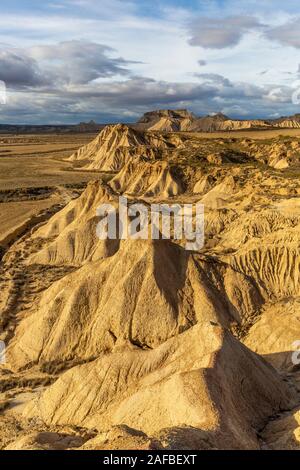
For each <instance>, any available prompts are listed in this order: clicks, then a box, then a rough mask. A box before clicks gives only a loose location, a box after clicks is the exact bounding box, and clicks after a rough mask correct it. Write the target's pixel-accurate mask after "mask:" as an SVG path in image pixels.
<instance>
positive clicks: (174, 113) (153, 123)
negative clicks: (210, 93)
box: [136, 109, 300, 132]
mask: <svg viewBox="0 0 300 470" xmlns="http://www.w3.org/2000/svg"><path fill="white" fill-rule="evenodd" d="M136 126H137V127H138V128H141V129H143V130H152V131H163V132H179V131H185V132H217V131H235V130H242V129H245V130H247V129H249V130H254V129H259V130H261V129H276V128H282V129H294V128H295V129H296V128H300V114H295V115H293V116H287V117H281V118H279V119H273V120H272V119H271V120H270V119H269V120H263V119H247V120H241V119H231V118H230V117H228V116H225V115H224V114H222V113H216V114H213V115H208V116H203V117H197V116H195V115H194V114H193V113H190V112H189V111H188V110H186V109H179V110H168V109H167V110H158V111H151V112H147V113H145V114H144V115H143V117H142V118H141V119H140V120H139V121H138V122H137V124H136Z"/></svg>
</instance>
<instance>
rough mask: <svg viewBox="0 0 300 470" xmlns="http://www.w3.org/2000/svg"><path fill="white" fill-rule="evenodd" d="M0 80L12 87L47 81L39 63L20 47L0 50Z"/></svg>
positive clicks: (38, 84) (36, 84)
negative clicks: (19, 48)
mask: <svg viewBox="0 0 300 470" xmlns="http://www.w3.org/2000/svg"><path fill="white" fill-rule="evenodd" d="M0 80H2V81H3V82H5V84H6V85H7V86H10V87H15V86H41V85H44V84H46V82H47V80H46V77H44V76H43V73H42V72H41V70H40V69H39V66H38V63H37V62H36V61H35V60H34V59H33V58H31V57H29V56H27V55H26V53H25V52H24V51H22V50H18V49H15V50H14V49H12V50H4V51H0Z"/></svg>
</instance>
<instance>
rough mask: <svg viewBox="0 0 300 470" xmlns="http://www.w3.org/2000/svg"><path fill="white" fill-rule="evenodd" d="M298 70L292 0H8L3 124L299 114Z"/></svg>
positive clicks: (299, 11)
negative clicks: (186, 112)
mask: <svg viewBox="0 0 300 470" xmlns="http://www.w3.org/2000/svg"><path fill="white" fill-rule="evenodd" d="M299 64H300V5H299V2H298V1H295V0H290V1H286V2H282V1H278V0H264V1H258V0H248V1H243V0H240V1H238V0H226V1H225V0H184V1H183V0H164V1H163V0H152V1H146V0H139V1H136V0H122V1H121V0H98V1H96V0H62V1H58V0H50V1H49V0H48V1H44V2H40V1H36V0H27V1H26V0H25V1H24V0H22V1H21V0H9V1H8V0H2V2H1V15H0V80H2V81H3V82H5V84H6V88H7V102H6V104H5V105H3V104H2V105H1V104H0V122H2V123H4V122H8V123H16V122H19V123H49V122H53V123H64V122H65V123H76V122H79V121H82V120H88V119H95V120H97V121H99V122H116V121H134V120H135V119H136V118H137V117H138V116H140V115H141V114H142V113H143V112H145V111H147V110H151V109H155V108H182V107H186V108H188V109H190V110H192V111H193V112H195V113H196V114H198V115H205V114H210V113H214V112H219V111H221V112H223V113H225V114H228V115H230V116H232V117H236V118H248V117H251V118H253V117H266V118H268V117H277V116H280V115H287V114H293V113H295V112H299V111H300V110H299V106H298V105H296V104H293V102H292V95H293V93H294V92H295V90H296V89H298V88H299V87H300V74H299V72H300V68H299ZM0 101H1V100H0Z"/></svg>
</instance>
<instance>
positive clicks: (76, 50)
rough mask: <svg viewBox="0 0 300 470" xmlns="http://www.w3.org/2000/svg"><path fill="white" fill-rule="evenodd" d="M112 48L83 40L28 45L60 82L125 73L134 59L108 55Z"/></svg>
mask: <svg viewBox="0 0 300 470" xmlns="http://www.w3.org/2000/svg"><path fill="white" fill-rule="evenodd" d="M113 52H114V50H113V49H112V48H110V47H108V46H106V45H103V44H97V43H94V42H85V41H78V40H73V41H65V42H61V43H59V44H57V45H43V46H36V47H32V48H31V49H30V51H29V54H30V55H31V56H32V57H34V58H35V59H36V60H38V61H39V64H40V65H42V66H44V67H45V69H47V67H51V73H52V74H53V73H54V74H55V75H56V77H57V79H58V80H59V81H60V82H64V83H89V82H91V81H92V80H96V79H98V78H109V77H113V76H116V75H128V74H129V73H130V72H129V70H128V65H130V64H131V63H134V62H130V61H126V60H125V59H123V58H121V57H118V58H112V57H110V56H109V54H112V53H113Z"/></svg>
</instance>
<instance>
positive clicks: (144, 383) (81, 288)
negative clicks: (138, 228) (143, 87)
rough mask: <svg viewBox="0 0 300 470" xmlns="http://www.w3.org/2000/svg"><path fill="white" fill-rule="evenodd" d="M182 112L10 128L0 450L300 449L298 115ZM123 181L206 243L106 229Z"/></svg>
mask: <svg viewBox="0 0 300 470" xmlns="http://www.w3.org/2000/svg"><path fill="white" fill-rule="evenodd" d="M176 119H177V120H178V119H179V120H180V118H176ZM216 119H218V118H217V117H216ZM170 123H171V124H170ZM176 123H177V121H176ZM142 124H143V123H142ZM173 124H174V122H173V121H172V116H168V122H167V123H166V120H165V118H163V119H162V120H161V121H160V120H158V121H157V122H156V123H155V128H154V129H151V128H150V127H149V126H143V125H141V124H138V125H134V126H127V125H112V126H107V127H105V128H104V129H103V130H101V131H100V133H99V134H95V133H93V134H88V133H69V134H62V133H61V134H44V135H43V134H37V135H8V134H7V135H1V136H0V209H1V211H0V249H1V253H0V256H1V265H0V309H1V313H0V340H2V341H3V342H4V343H5V345H6V351H5V352H6V354H5V356H6V357H5V363H4V364H3V365H1V366H0V447H1V448H2V449H40V450H43V449H50V450H52V449H75V448H76V449H82V450H84V449H299V448H300V437H299V436H300V426H299V422H300V421H299V419H300V375H299V370H300V369H299V366H298V365H297V364H295V363H293V362H292V352H293V343H294V342H295V341H298V340H300V316H299V305H300V255H299V249H300V180H299V177H300V129H297V128H292V129H287V128H282V129H270V130H262V129H255V128H254V129H252V130H247V129H242V130H235V131H225V132H224V131H222V132H195V131H193V130H192V131H190V132H186V131H178V129H176V128H175V127H174V128H172V126H173ZM119 195H126V196H127V197H128V198H129V199H130V201H131V202H143V203H145V204H151V203H152V202H156V203H157V202H164V203H167V204H173V203H181V204H182V203H187V202H188V203H196V202H201V203H202V204H204V207H205V243H204V247H203V248H202V249H201V250H200V251H199V252H188V251H186V250H185V249H184V244H183V242H182V241H180V240H171V241H169V240H137V241H133V240H119V239H117V240H106V241H103V240H99V239H98V238H97V236H96V225H97V222H98V218H97V217H96V210H97V207H98V206H99V205H100V204H102V203H110V204H112V205H115V206H116V207H117V204H118V197H119Z"/></svg>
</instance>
